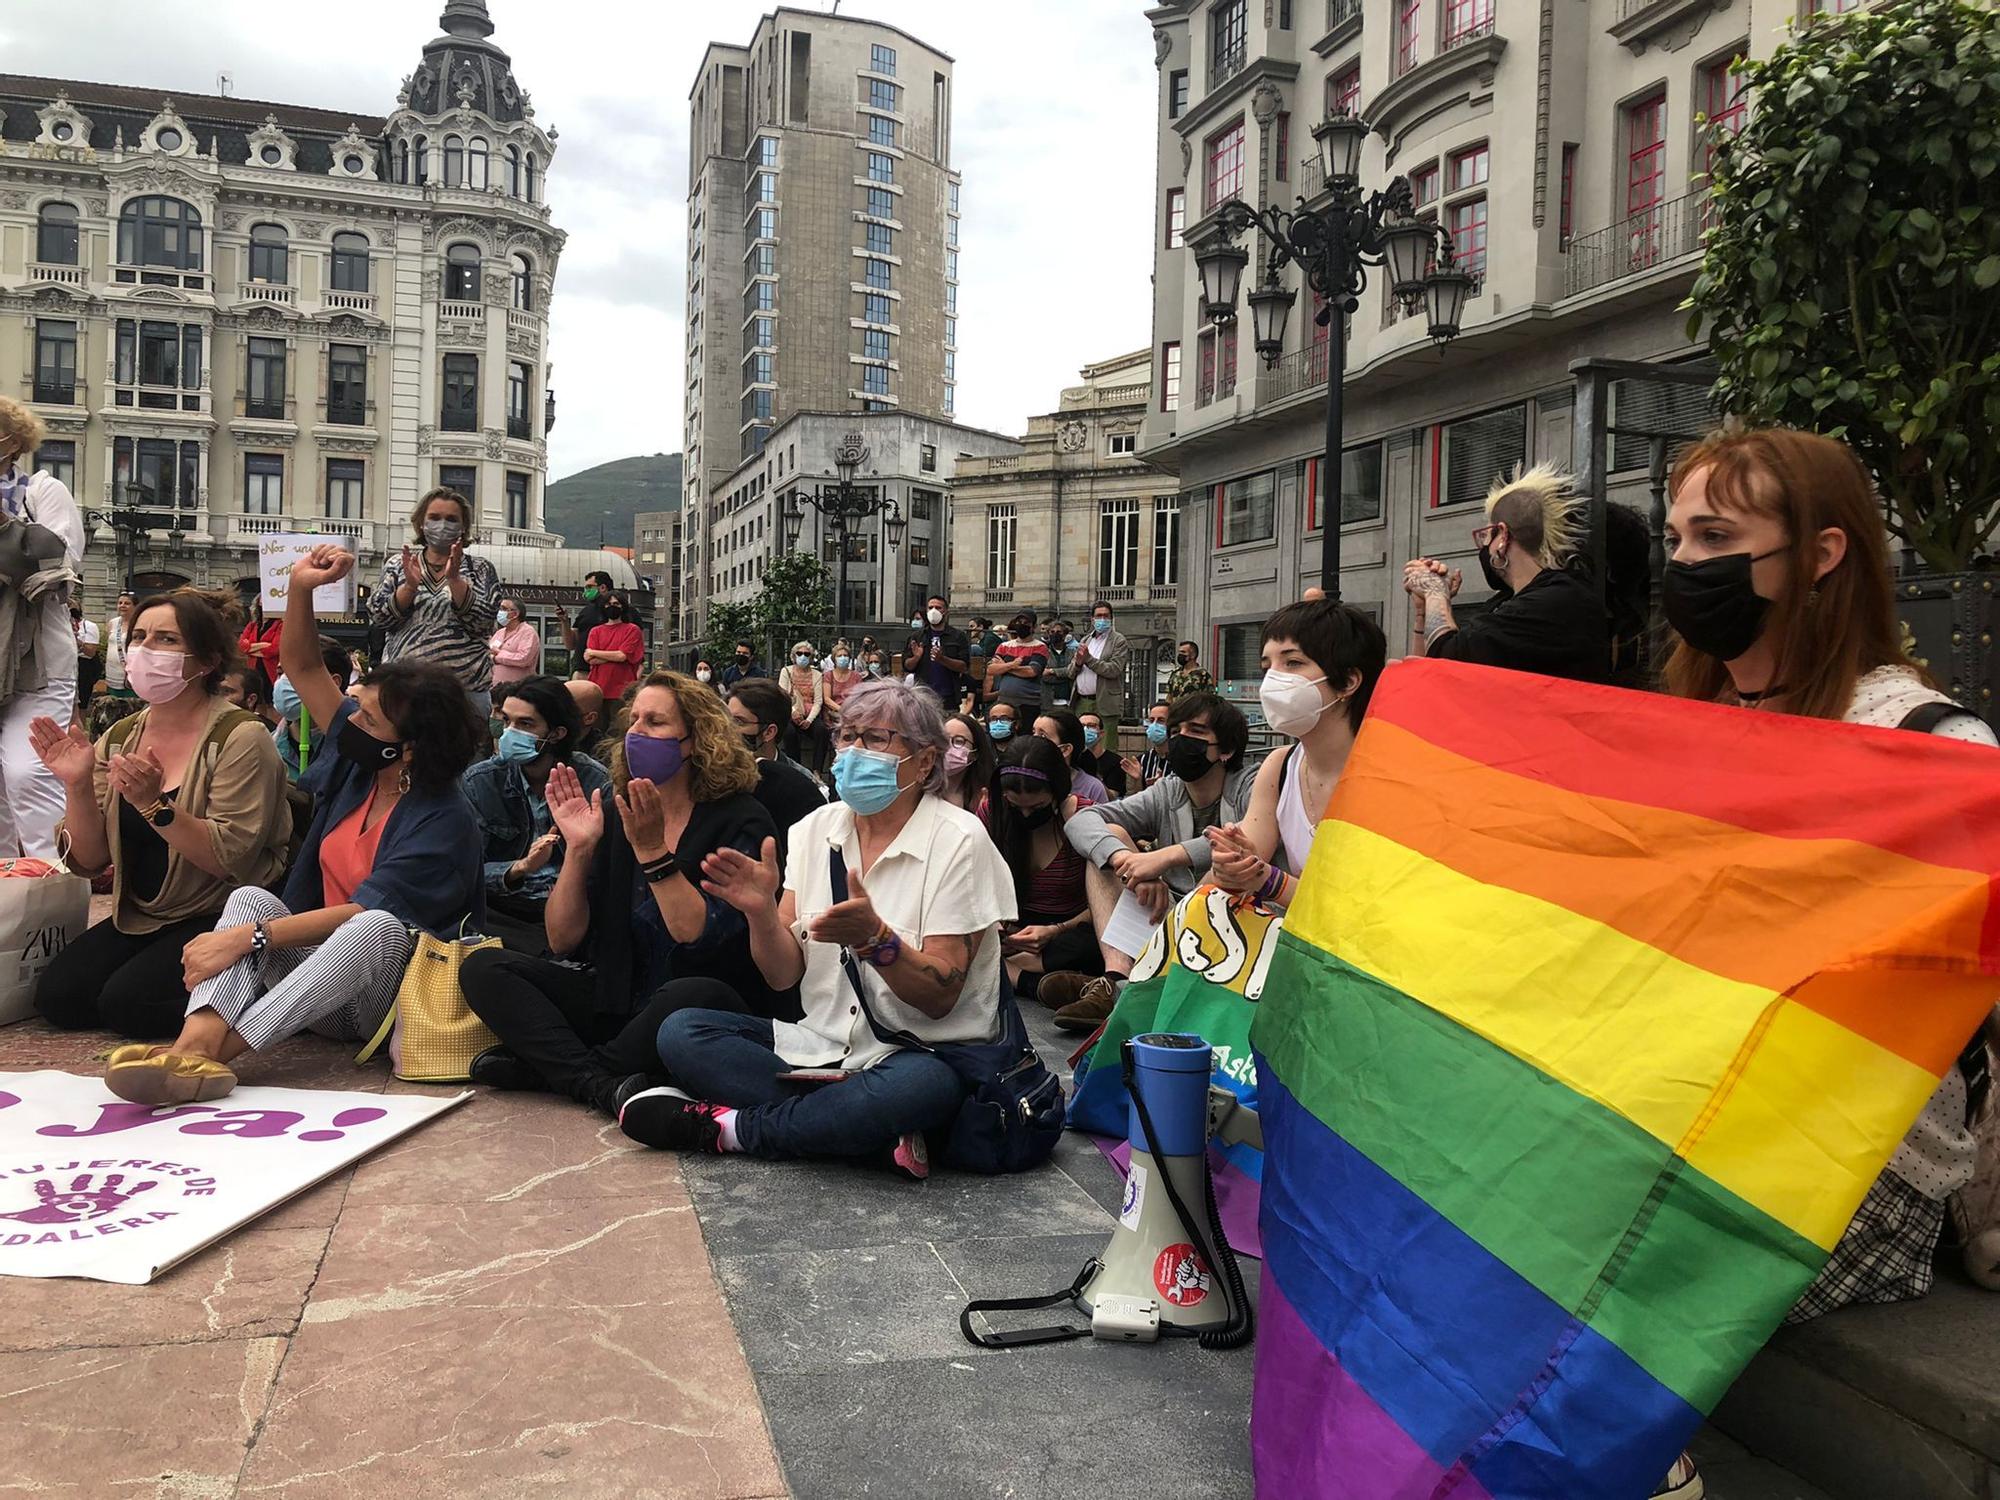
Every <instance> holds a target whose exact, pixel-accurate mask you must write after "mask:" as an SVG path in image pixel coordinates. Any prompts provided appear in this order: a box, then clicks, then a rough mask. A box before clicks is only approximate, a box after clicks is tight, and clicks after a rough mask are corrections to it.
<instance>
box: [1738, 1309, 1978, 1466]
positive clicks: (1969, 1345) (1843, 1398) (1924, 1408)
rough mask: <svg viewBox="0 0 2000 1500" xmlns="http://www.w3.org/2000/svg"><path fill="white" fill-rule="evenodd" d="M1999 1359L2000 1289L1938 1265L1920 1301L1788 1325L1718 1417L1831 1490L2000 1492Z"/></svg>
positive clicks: (1744, 1441)
mask: <svg viewBox="0 0 2000 1500" xmlns="http://www.w3.org/2000/svg"><path fill="white" fill-rule="evenodd" d="M1996 1372H2000V1295H1995V1294H1994V1293H1992V1292H1988V1291H1982V1290H1980V1289H1979V1288H1977V1287H1975V1286H1973V1285H1972V1284H1971V1283H1970V1282H1969V1281H1966V1280H1964V1279H1963V1278H1962V1277H1960V1276H1959V1275H1958V1274H1957V1273H1956V1271H1949V1272H1940V1273H1939V1276H1938V1284H1937V1287H1936V1289H1935V1290H1934V1291H1933V1292H1932V1293H1931V1295H1930V1296H1928V1297H1926V1298H1923V1299H1922V1300H1920V1301H1916V1302H1904V1303H1898V1304H1896V1305H1894V1306H1890V1307H1855V1308H1847V1309H1844V1310H1842V1311H1840V1312H1837V1313H1833V1314H1831V1315H1829V1316H1827V1317H1824V1318H1819V1319H1816V1320H1815V1321H1813V1322H1811V1323H1807V1324H1805V1325H1803V1326H1801V1327H1798V1328H1786V1329H1781V1330H1780V1331H1779V1332H1778V1333H1777V1334H1776V1335H1775V1336H1774V1337H1773V1338H1772V1340H1771V1342H1770V1344H1769V1345H1767V1346H1766V1348H1765V1350H1764V1352H1763V1353H1762V1354H1760V1355H1759V1356H1758V1357H1757V1358H1756V1359H1755V1360H1754V1361H1752V1363H1751V1365H1750V1368H1749V1369H1748V1370H1746V1371H1744V1373H1743V1376H1742V1378H1741V1379H1740V1380H1738V1381H1737V1382H1736V1385H1735V1386H1734V1388H1732V1389H1731V1391H1730V1392H1729V1394H1728V1395H1727V1396H1726V1397H1724V1398H1723V1400H1722V1403H1721V1404H1720V1405H1719V1406H1718V1407H1717V1408H1716V1410H1715V1414H1714V1419H1713V1421H1714V1426H1715V1428H1717V1429H1719V1430H1720V1431H1721V1432H1722V1433H1725V1434H1727V1435H1728V1436H1729V1437H1731V1438H1733V1439H1735V1440H1736V1441H1737V1442H1738V1443H1740V1444H1741V1445H1742V1446H1743V1447H1744V1448H1746V1449H1748V1450H1749V1452H1750V1453H1752V1454H1755V1455H1757V1456H1758V1457H1759V1458H1762V1459H1764V1460H1766V1461H1768V1462H1769V1463H1772V1464H1775V1465H1777V1466H1778V1467H1779V1468H1780V1469H1782V1470H1784V1471H1788V1472H1789V1473H1791V1474H1796V1475H1798V1476H1800V1477H1801V1478H1803V1479H1805V1480H1807V1481H1809V1482H1810V1483H1812V1484H1815V1485H1817V1486H1819V1488H1820V1489H1821V1490H1823V1491H1824V1492H1825V1494H1826V1495H1827V1496H1828V1497H1829V1500H1884V1497H1893V1500H1992V1497H1996V1496H2000V1380H1996V1379H1995V1375H1996ZM1753 1493H1754V1492H1753ZM1773 1493H1774V1494H1780V1495H1782V1494H1784V1493H1785V1492H1784V1491H1782V1490H1779V1491H1774V1492H1773ZM1725 1500H1737V1497H1735V1496H1734V1495H1730V1496H1727V1497H1725Z"/></svg>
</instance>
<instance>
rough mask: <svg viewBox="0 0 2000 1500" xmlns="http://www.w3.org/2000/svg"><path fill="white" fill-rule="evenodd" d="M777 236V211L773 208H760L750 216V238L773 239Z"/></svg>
mask: <svg viewBox="0 0 2000 1500" xmlns="http://www.w3.org/2000/svg"><path fill="white" fill-rule="evenodd" d="M777 237H778V211H777V210H776V209H775V208H760V209H758V210H757V211H756V212H755V213H754V214H752V215H751V216H750V238H751V239H753V240H775V239H776V238H777Z"/></svg>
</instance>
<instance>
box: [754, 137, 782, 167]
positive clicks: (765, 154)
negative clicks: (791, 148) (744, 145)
mask: <svg viewBox="0 0 2000 1500" xmlns="http://www.w3.org/2000/svg"><path fill="white" fill-rule="evenodd" d="M750 159H751V160H752V161H753V162H755V163H756V164H757V165H758V166H760V167H775V166H776V165H777V164H778V138H777V137H776V136H775V135H760V136H758V137H757V140H756V143H755V144H754V145H752V146H751V148H750Z"/></svg>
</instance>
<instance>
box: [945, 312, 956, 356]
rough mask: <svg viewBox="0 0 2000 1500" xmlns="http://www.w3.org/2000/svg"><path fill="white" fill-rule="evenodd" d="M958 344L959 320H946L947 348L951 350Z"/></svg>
mask: <svg viewBox="0 0 2000 1500" xmlns="http://www.w3.org/2000/svg"><path fill="white" fill-rule="evenodd" d="M957 342H958V319H956V318H946V319H945V320H944V343H945V347H946V348H947V349H949V348H951V347H952V346H953V345H955V344H957Z"/></svg>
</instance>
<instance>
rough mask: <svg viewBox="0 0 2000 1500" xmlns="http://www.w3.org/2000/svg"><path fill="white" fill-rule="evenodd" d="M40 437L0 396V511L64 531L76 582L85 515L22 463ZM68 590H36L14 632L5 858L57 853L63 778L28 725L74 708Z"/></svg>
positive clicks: (2, 805) (2, 816)
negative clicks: (38, 748)
mask: <svg viewBox="0 0 2000 1500" xmlns="http://www.w3.org/2000/svg"><path fill="white" fill-rule="evenodd" d="M42 436H43V427H42V419H41V418H40V417H38V416H36V415H35V414H34V413H33V412H32V411H30V410H28V408H27V407H25V406H23V405H21V403H20V402H18V401H15V400H12V399H11V398H9V397H6V396H0V513H4V514H5V515H7V516H10V517H12V518H13V519H15V520H17V521H24V522H29V523H34V524H39V525H42V526H46V527H47V528H48V529H49V530H50V531H52V532H54V533H55V534H56V535H57V536H59V537H61V538H62V543H63V562H64V565H65V566H66V568H67V569H68V571H69V573H70V575H71V578H70V582H71V584H72V585H73V583H74V574H75V571H76V569H77V568H79V567H81V566H82V565H83V516H82V514H81V512H79V511H78V510H77V508H76V500H75V498H74V497H73V496H72V495H71V494H70V492H69V487H68V486H67V485H65V484H64V483H63V482H62V481H61V480H60V479H57V478H56V477H55V476H54V475H53V474H51V473H49V471H48V470H47V469H38V470H32V471H31V470H27V469H24V468H23V467H22V465H23V464H24V463H25V462H26V461H27V459H28V455H29V454H31V453H33V452H34V451H35V448H36V446H37V445H38V444H39V443H40V442H41V441H42ZM68 594H69V589H68V588H65V587H62V586H61V585H60V581H58V582H57V583H56V584H55V585H53V586H51V587H49V588H48V589H47V590H46V591H45V592H43V593H41V594H39V595H36V596H32V597H31V598H30V599H29V600H28V602H27V604H26V605H25V607H24V609H23V612H22V614H21V620H20V626H19V628H18V629H17V631H16V634H15V641H16V646H17V649H19V647H20V645H21V643H22V638H23V636H25V637H26V644H27V647H28V652H29V654H27V655H25V656H22V657H21V658H20V659H19V660H18V662H17V664H16V667H15V675H14V690H13V695H12V696H11V697H9V698H7V699H6V700H5V703H4V706H0V856H10V855H12V854H13V853H14V852H15V851H16V850H17V849H18V850H19V851H20V852H21V853H22V854H26V855H32V856H35V857H37V858H40V859H54V858H55V857H56V838H55V829H56V824H57V822H58V821H59V820H60V819H61V818H62V815H63V803H64V794H63V784H62V782H61V781H60V780H58V779H57V777H56V775H55V773H54V772H53V771H51V770H50V769H49V768H48V767H47V766H46V765H44V764H43V763H42V758H41V757H40V756H39V755H37V754H36V753H35V746H34V741H33V739H32V737H31V728H30V726H32V725H33V723H34V721H35V720H36V719H38V718H49V719H54V720H56V721H57V722H58V723H62V724H67V723H68V722H69V721H70V719H71V717H72V716H73V715H74V714H75V712H76V632H75V631H74V630H73V629H72V628H71V626H70V618H69V599H68Z"/></svg>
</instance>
